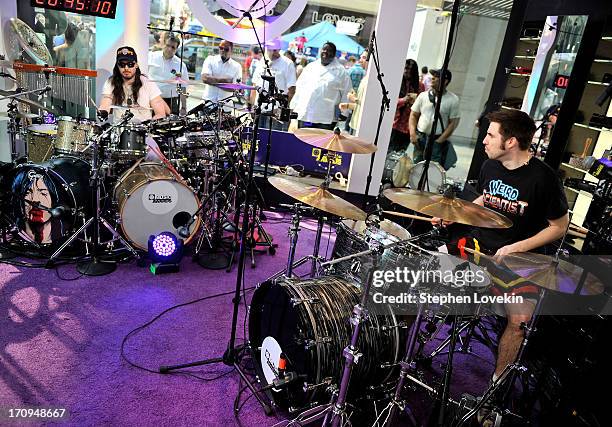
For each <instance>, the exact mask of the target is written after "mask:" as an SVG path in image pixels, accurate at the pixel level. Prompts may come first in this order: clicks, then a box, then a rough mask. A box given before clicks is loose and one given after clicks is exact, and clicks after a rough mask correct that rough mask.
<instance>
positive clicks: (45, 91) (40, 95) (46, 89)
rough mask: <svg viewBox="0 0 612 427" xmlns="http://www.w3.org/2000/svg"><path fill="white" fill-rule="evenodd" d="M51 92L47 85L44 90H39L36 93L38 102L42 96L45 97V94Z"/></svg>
mask: <svg viewBox="0 0 612 427" xmlns="http://www.w3.org/2000/svg"><path fill="white" fill-rule="evenodd" d="M50 90H51V86H49V85H47V86H45V88H44V89H41V91H40V92H39V93H38V100H39V101H40V100H41V99H42V98H43V96H45V93H47V92H49V91H50Z"/></svg>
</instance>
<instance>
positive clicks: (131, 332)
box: [120, 286, 255, 381]
mask: <svg viewBox="0 0 612 427" xmlns="http://www.w3.org/2000/svg"><path fill="white" fill-rule="evenodd" d="M252 289H255V286H252V287H250V288H246V289H244V292H246V291H249V290H252ZM234 292H235V291H228V292H223V293H219V294H214V295H209V296H205V297H202V298H198V299H195V300H192V301H188V302H185V303H181V304H178V305H174V306H172V307H169V308H167V309H165V310H164V311H162V312H161V313H159V314H158V315H156V316H155V317H153V318H152V319H151V320H149V321H148V322H146V323H145V324H143V325H140V326H138V327H136V328H134V329H132V330H131V331H130V332H128V333H127V335H126V336H125V337H123V339H122V340H121V346H120V355H121V358H122V359H123V360H125V361H126V362H127V363H128V364H129V365H130V366H132V367H134V368H137V369H140V370H143V371H146V372H150V373H152V374H160V375H167V374H161V373H160V372H159V371H158V370H153V369H149V368H147V367H144V366H140V365H138V364H136V363H135V362H132V361H131V360H130V359H129V358H128V357H127V356H126V355H125V344H126V342H127V341H128V339H129V338H130V337H131V336H132V335H135V334H136V333H137V332H140V331H142V330H144V329H145V328H147V327H148V326H151V325H152V324H153V323H155V322H156V321H157V320H159V319H160V318H161V317H162V316H163V315H165V314H166V313H168V312H170V311H172V310H175V309H177V308H179V307H185V306H188V305H191V304H195V303H198V302H201V301H206V300H209V299H213V298H219V297H222V296H227V295H231V294H233V293H234ZM233 370H234V368H231V369H230V370H229V371H227V372H224V373H222V374H219V375H217V376H215V377H211V378H205V377H201V376H199V375H196V374H194V373H193V372H188V371H175V372H171V374H180V375H186V376H190V377H193V378H196V379H199V380H202V381H214V380H217V379H219V378H221V377H223V376H225V375H228V374H229V373H230V372H232V371H233Z"/></svg>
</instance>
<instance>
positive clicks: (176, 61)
mask: <svg viewBox="0 0 612 427" xmlns="http://www.w3.org/2000/svg"><path fill="white" fill-rule="evenodd" d="M180 45H181V40H180V39H179V38H178V37H176V36H175V35H174V34H171V35H170V36H168V37H167V38H166V44H165V46H164V49H163V50H158V51H155V52H149V76H150V77H151V79H152V80H171V79H174V78H176V77H180V78H182V79H183V80H189V72H188V71H187V64H185V61H183V62H182V64H181V60H180V58H179V57H178V56H176V52H177V50H178V48H179V46H180ZM157 86H158V87H159V89H160V90H161V96H162V99H163V100H164V101H166V104H168V106H169V107H170V111H171V112H172V114H178V112H179V108H180V105H179V104H180V98H179V96H178V93H177V88H176V84H170V83H157Z"/></svg>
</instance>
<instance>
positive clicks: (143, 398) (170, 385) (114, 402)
mask: <svg viewBox="0 0 612 427" xmlns="http://www.w3.org/2000/svg"><path fill="white" fill-rule="evenodd" d="M274 215H275V214H270V216H269V219H270V223H269V224H267V225H266V229H267V231H268V232H270V233H271V234H272V235H273V236H274V241H275V242H276V243H278V244H279V247H278V250H277V252H276V255H274V256H272V255H269V254H268V253H259V254H257V255H256V261H257V268H255V269H251V268H250V267H249V265H248V263H247V268H246V269H245V272H246V274H245V286H246V287H251V286H254V285H256V284H257V283H258V282H260V281H263V280H265V279H266V278H267V277H269V276H270V275H272V274H273V273H275V272H277V271H278V270H281V269H282V268H283V267H284V265H285V263H286V259H287V251H288V243H287V227H288V224H287V223H286V222H281V221H279V218H278V217H276V218H275V217H274ZM272 222H273V223H272ZM314 228H315V223H312V222H306V223H303V227H302V229H303V230H304V231H303V232H302V233H301V234H300V237H299V239H300V240H299V242H298V248H297V256H298V257H300V256H303V255H306V254H308V253H311V252H312V245H313V242H314V232H313V230H314ZM327 236H328V235H327V234H326V235H324V238H323V239H322V244H321V252H322V254H325V253H326V249H328V252H329V254H331V249H332V247H333V242H332V243H330V245H329V248H328V245H327ZM332 239H333V233H332ZM248 261H249V257H247V262H248ZM58 273H59V275H61V276H62V277H64V278H74V277H76V276H78V273H77V272H76V270H75V268H74V266H72V265H68V266H62V267H60V268H59V269H58V272H57V273H56V271H54V270H44V269H33V268H23V267H16V266H13V265H8V264H0V340H1V341H0V407H3V408H9V407H13V408H15V407H63V408H67V410H68V411H69V416H68V418H67V422H66V423H65V425H75V426H89V425H113V426H119V425H120V426H123V425H126V426H151V425H163V426H165V425H167V426H177V425H181V426H182V425H185V426H194V425H195V426H200V425H206V426H209V425H245V426H252V425H272V424H274V423H276V422H278V421H279V420H282V419H283V418H285V416H284V414H279V415H278V416H276V417H266V416H265V415H264V413H263V411H262V410H261V408H260V407H259V405H258V404H257V402H256V401H255V399H250V400H248V401H247V402H246V404H245V405H244V407H243V408H242V410H241V412H240V414H239V416H238V417H234V413H233V409H232V404H233V400H234V398H235V396H236V393H237V390H238V383H239V376H238V374H237V373H236V372H229V371H230V368H228V367H227V366H225V365H223V364H214V365H210V366H206V367H200V368H192V372H193V373H194V374H196V375H198V376H199V377H202V378H208V379H210V378H214V377H219V376H221V375H223V374H226V375H223V376H221V377H220V378H218V379H215V380H212V381H206V380H202V379H199V378H194V377H190V376H186V375H165V376H164V375H159V374H156V373H149V372H145V371H143V370H140V369H137V368H134V367H132V366H130V365H129V364H128V363H126V362H125V361H124V360H122V359H121V357H120V345H121V341H122V339H123V338H124V336H125V335H126V334H127V333H128V332H129V331H131V330H132V329H134V328H136V327H138V326H140V325H142V324H144V323H146V322H148V321H149V320H151V319H152V318H154V317H155V316H156V315H158V314H159V313H160V312H162V311H163V310H165V309H167V308H169V307H171V306H174V305H177V304H181V303H186V302H189V301H192V300H195V299H197V298H202V297H205V296H209V295H214V294H218V293H222V292H227V291H232V290H233V289H234V287H235V281H236V267H235V266H234V269H233V270H232V272H231V273H226V272H225V271H224V270H221V271H219V270H217V271H212V270H206V269H203V268H202V267H200V266H199V265H197V264H196V263H193V262H191V258H190V257H186V258H184V259H183V261H182V262H181V271H180V272H179V273H178V274H168V275H160V276H153V275H152V274H151V273H150V272H149V271H148V269H147V268H140V267H138V266H136V264H135V263H131V264H123V265H120V266H119V267H118V269H117V270H116V271H115V272H114V273H112V274H110V275H107V276H102V277H97V278H95V277H94V278H92V277H81V278H79V279H78V280H74V281H64V280H60V279H59V278H58V275H57V274H58ZM251 295H252V291H251V292H248V293H247V297H246V299H247V302H248V301H250V298H251ZM244 313H245V310H244V305H242V306H241V312H240V316H239V319H240V320H239V327H238V340H237V341H238V342H237V343H241V342H242V341H243V339H244V332H243V331H244V328H243V324H244ZM231 316H232V304H231V296H229V295H228V296H223V297H219V298H214V299H209V300H206V301H202V302H198V303H195V304H192V305H188V306H185V307H180V308H178V309H176V310H173V311H171V312H169V313H168V314H166V315H164V316H163V317H161V319H159V320H158V321H156V322H155V323H153V324H152V325H151V326H150V327H148V328H146V329H145V330H143V331H142V332H140V333H139V334H137V335H134V336H133V337H131V338H130V340H129V341H128V343H127V345H126V355H127V357H128V358H129V359H130V360H131V361H132V362H133V363H135V364H137V365H140V366H143V367H146V368H148V369H151V370H157V369H158V368H159V366H160V365H171V364H175V363H183V362H189V361H193V360H199V359H205V358H211V357H218V356H220V355H222V354H223V351H224V350H225V348H226V346H227V343H228V339H229V331H230V325H231ZM475 348H476V349H477V350H478V351H479V353H480V354H481V355H482V356H483V357H485V358H486V360H484V361H483V359H481V358H478V357H474V356H465V355H458V356H457V358H456V364H455V372H454V376H453V387H452V389H451V390H452V395H453V396H458V395H459V394H460V393H462V392H464V391H468V392H471V393H474V394H479V393H480V392H482V390H483V388H484V385H485V378H488V377H489V376H490V374H491V371H492V367H493V365H492V356H491V354H490V353H489V352H488V351H487V350H485V349H484V347H481V346H480V345H479V344H476V345H475ZM439 361H443V359H442V358H439V359H436V360H434V363H433V368H434V370H438V367H439V363H438V362H439ZM228 372H229V373H228ZM246 396H247V394H245V395H244V397H246ZM411 400H414V402H415V405H417V406H419V408H416V410H415V415H416V414H421V415H422V414H426V412H427V411H426V408H428V407H429V406H430V403H429V400H428V398H427V397H426V395H425V394H424V393H421V391H420V390H419V391H418V392H416V393H415V394H414V396H413V399H411ZM5 422H6V420H0V425H2V424H4V423H5ZM30 425H31V424H30Z"/></svg>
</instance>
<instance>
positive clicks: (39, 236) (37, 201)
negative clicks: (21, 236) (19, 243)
mask: <svg viewBox="0 0 612 427" xmlns="http://www.w3.org/2000/svg"><path fill="white" fill-rule="evenodd" d="M29 177H30V186H29V188H28V189H27V190H26V193H25V199H24V200H25V206H24V211H25V218H26V221H25V227H26V228H25V232H26V233H27V234H28V236H30V237H31V238H32V239H33V240H34V241H35V242H36V243H50V242H51V223H50V220H51V214H50V213H49V212H48V211H47V210H45V209H47V208H50V207H51V206H52V200H51V195H50V192H49V188H48V187H47V184H45V181H44V179H43V177H42V176H41V175H38V174H30V175H29Z"/></svg>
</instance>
